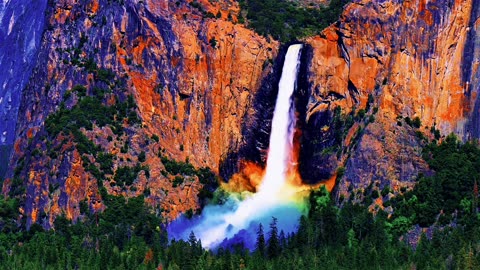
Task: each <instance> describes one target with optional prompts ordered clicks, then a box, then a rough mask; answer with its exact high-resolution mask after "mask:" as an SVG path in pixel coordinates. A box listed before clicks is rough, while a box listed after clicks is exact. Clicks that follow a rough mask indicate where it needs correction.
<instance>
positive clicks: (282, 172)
mask: <svg viewBox="0 0 480 270" xmlns="http://www.w3.org/2000/svg"><path fill="white" fill-rule="evenodd" d="M301 49H302V45H301V44H295V45H291V46H290V47H289V48H288V51H287V54H286V56H285V62H284V65H283V70H282V75H281V79H280V82H279V85H278V88H279V89H278V97H277V101H276V104H275V111H274V115H273V119H272V130H271V134H270V145H269V152H268V158H267V167H266V172H265V175H264V177H263V180H262V183H261V185H260V187H259V188H258V190H257V193H254V194H251V195H250V196H248V197H247V198H243V199H239V198H238V196H235V195H233V194H232V195H231V196H230V197H229V199H228V201H227V202H226V203H225V204H224V205H208V206H206V207H205V208H204V210H203V212H202V214H201V216H199V217H195V218H193V219H192V220H187V219H186V218H184V217H181V218H179V219H177V220H175V221H174V222H172V224H170V226H169V228H168V233H169V235H170V237H171V238H182V239H187V238H188V235H189V234H190V232H191V231H193V232H194V233H195V235H196V236H197V237H198V238H199V239H201V241H202V245H203V246H204V247H206V248H215V247H216V246H218V245H219V244H221V243H229V241H230V240H231V239H238V240H239V241H242V242H244V243H245V244H246V246H247V247H249V248H253V247H254V246H252V244H253V245H254V243H255V238H256V230H257V226H258V224H259V223H263V224H268V222H269V221H270V219H271V217H272V216H275V217H276V218H278V227H279V229H281V230H284V231H285V232H286V233H289V232H293V231H295V229H296V225H297V222H298V218H299V217H300V215H301V214H302V212H303V211H304V210H305V209H303V207H302V206H299V205H296V201H295V200H293V197H292V196H294V195H292V194H290V193H288V194H286V193H285V192H284V191H285V189H286V186H287V181H286V178H287V173H288V170H289V169H290V167H291V163H292V156H291V154H292V148H293V134H294V127H295V116H294V113H295V110H294V107H293V102H292V94H293V92H294V90H295V86H296V81H297V73H298V70H299V66H300V51H301ZM230 243H234V241H230Z"/></svg>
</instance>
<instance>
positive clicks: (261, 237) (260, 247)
mask: <svg viewBox="0 0 480 270" xmlns="http://www.w3.org/2000/svg"><path fill="white" fill-rule="evenodd" d="M256 248H257V249H256V251H257V253H258V254H260V255H261V256H265V234H264V233H263V225H262V223H260V225H259V226H258V231H257V245H256Z"/></svg>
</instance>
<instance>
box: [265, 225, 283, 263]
mask: <svg viewBox="0 0 480 270" xmlns="http://www.w3.org/2000/svg"><path fill="white" fill-rule="evenodd" d="M267 252H268V257H269V258H275V257H277V256H278V255H279V254H280V242H279V241H278V229H277V218H275V217H272V222H271V223H270V237H269V238H268V250H267Z"/></svg>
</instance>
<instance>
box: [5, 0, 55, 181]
mask: <svg viewBox="0 0 480 270" xmlns="http://www.w3.org/2000/svg"><path fill="white" fill-rule="evenodd" d="M46 6H47V1H46V0H39V1H35V2H33V3H28V2H24V1H2V2H0V70H1V71H2V72H0V177H3V176H4V174H5V171H6V169H7V168H6V167H7V166H6V165H7V164H8V158H9V155H10V151H11V149H12V145H13V142H14V139H15V126H16V119H17V114H18V108H19V106H20V99H21V96H22V90H23V88H24V87H25V85H26V84H27V82H28V79H29V78H30V75H31V72H32V69H33V67H34V65H35V60H36V58H37V57H36V56H37V51H38V48H39V47H40V39H41V37H42V31H43V28H44V21H45V14H44V12H45V8H46Z"/></svg>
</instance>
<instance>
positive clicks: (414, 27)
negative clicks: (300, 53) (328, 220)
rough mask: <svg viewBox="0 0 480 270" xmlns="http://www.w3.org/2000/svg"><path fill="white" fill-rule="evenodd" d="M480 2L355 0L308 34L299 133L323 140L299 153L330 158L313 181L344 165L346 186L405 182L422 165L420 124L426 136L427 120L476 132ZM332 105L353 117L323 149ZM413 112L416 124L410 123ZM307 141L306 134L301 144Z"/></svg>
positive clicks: (462, 132) (309, 158)
mask: <svg viewBox="0 0 480 270" xmlns="http://www.w3.org/2000/svg"><path fill="white" fill-rule="evenodd" d="M478 6H479V3H478V1H449V0H445V1H440V0H438V1H424V0H418V1H393V0H392V1H366V0H358V1H353V2H352V3H351V4H349V5H348V6H347V7H346V9H345V11H344V13H343V15H342V17H341V19H340V21H339V22H338V23H336V24H335V25H333V26H331V27H329V28H328V29H326V30H325V31H324V32H323V34H322V35H321V36H319V37H312V38H309V39H307V40H306V42H307V43H308V44H310V45H311V46H312V48H313V57H312V64H311V67H310V76H309V80H310V95H311V99H310V101H309V103H308V105H307V115H306V123H307V126H308V128H307V130H306V131H304V133H305V134H306V136H309V135H310V136H313V135H315V136H316V138H319V139H322V138H324V137H325V141H324V142H323V143H322V142H319V143H320V146H318V147H317V150H316V153H313V154H312V153H310V154H309V153H307V154H306V155H304V159H303V160H302V162H305V163H307V164H308V163H311V164H313V165H315V166H321V167H322V168H324V166H323V165H321V164H322V161H323V163H324V164H330V165H329V166H330V167H331V170H329V171H327V172H324V173H323V174H322V175H313V177H312V178H313V179H310V180H311V181H318V180H321V179H322V178H323V179H327V178H328V177H329V176H331V175H334V174H336V170H337V168H339V167H345V175H344V176H343V177H342V178H341V179H340V180H339V183H340V185H339V190H341V191H342V193H346V191H347V190H348V186H353V187H354V188H365V187H367V186H368V185H370V184H371V183H372V182H379V183H380V186H381V188H383V187H384V186H387V185H390V186H392V187H396V186H398V185H400V186H402V185H411V184H412V182H413V180H414V179H415V177H416V175H417V174H418V173H419V172H422V171H425V170H426V165H425V163H424V162H423V161H422V160H421V150H420V147H421V144H422V140H421V139H420V138H419V137H418V136H419V132H422V133H424V134H425V135H426V136H430V137H431V136H432V135H431V134H430V130H431V129H432V127H433V128H434V129H437V130H439V131H440V132H441V134H443V135H446V134H447V135H448V134H449V133H451V132H455V133H456V134H458V135H459V136H460V137H463V138H478V132H477V131H476V130H477V129H478V128H476V126H478V121H476V119H478V116H477V114H478V113H477V112H476V110H474V108H475V104H476V103H477V90H478V83H477V82H478V79H477V77H478V75H477V66H478V65H477V58H476V57H475V56H476V55H477V54H478V53H477V49H476V47H478V46H475V45H474V44H475V42H476V40H477V36H478V34H476V33H477V32H478V31H477V30H478V24H477V21H478V16H479V13H478V10H477V9H478ZM369 99H370V100H369ZM370 102H371V104H368V103H370ZM367 104H368V105H367ZM337 106H338V107H341V108H342V110H341V113H342V114H344V115H345V116H348V115H349V114H351V115H352V116H353V119H354V122H355V124H352V125H349V126H348V129H349V130H348V131H346V130H343V129H341V132H343V133H342V134H340V135H341V138H342V140H341V141H342V142H341V145H342V149H340V151H338V152H337V151H336V152H335V153H329V151H330V150H331V149H329V148H328V147H331V146H332V145H333V143H328V142H329V140H328V139H329V138H330V141H331V140H332V137H333V136H335V133H336V132H334V131H332V130H335V124H334V118H335V113H334V109H335V107H337ZM361 109H363V110H365V111H363V112H360V110H361ZM352 112H353V113H352ZM359 114H361V115H363V114H365V115H366V116H365V118H362V117H361V115H360V117H359ZM370 115H371V116H372V117H373V118H372V117H370ZM407 117H408V118H407ZM416 117H418V118H419V119H420V120H421V127H420V128H419V129H416V128H412V127H410V126H409V125H408V124H406V122H410V119H414V118H416ZM366 118H370V119H368V121H367V120H366ZM344 119H346V118H344ZM404 119H405V120H407V121H406V122H405V121H404ZM397 122H398V123H397ZM343 123H345V122H343ZM468 123H470V124H468ZM400 125H401V126H400ZM322 134H323V135H324V136H323V135H322ZM353 134H357V135H358V136H354V138H356V139H354V140H352V135H353ZM322 136H323V137H322ZM337 143H338V142H337ZM309 146H312V142H311V141H310V142H308V141H305V145H303V147H304V148H306V149H308V147H309ZM345 149H347V150H348V151H346V150H345ZM349 149H350V150H349ZM335 150H337V149H335ZM322 151H323V154H322ZM315 154H316V155H317V157H316V158H315ZM331 164H335V165H336V166H332V165H331ZM313 165H312V166H313ZM341 171H342V173H343V169H341ZM304 175H306V178H308V177H309V176H311V175H309V172H306V171H304Z"/></svg>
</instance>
